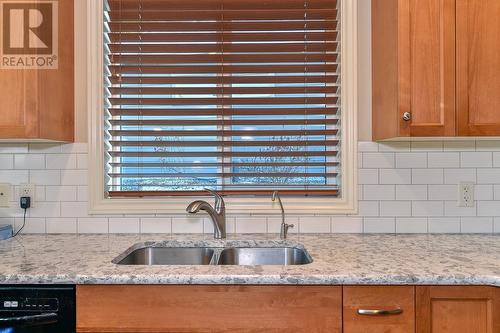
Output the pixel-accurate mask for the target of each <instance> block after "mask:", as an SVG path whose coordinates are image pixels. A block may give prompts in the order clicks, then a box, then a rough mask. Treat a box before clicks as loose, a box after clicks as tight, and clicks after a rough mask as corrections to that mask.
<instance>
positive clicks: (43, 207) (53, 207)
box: [28, 202, 61, 217]
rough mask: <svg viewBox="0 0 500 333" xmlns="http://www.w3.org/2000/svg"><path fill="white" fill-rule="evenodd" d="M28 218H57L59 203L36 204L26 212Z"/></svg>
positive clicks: (59, 210) (59, 209)
mask: <svg viewBox="0 0 500 333" xmlns="http://www.w3.org/2000/svg"><path fill="white" fill-rule="evenodd" d="M28 214H29V216H30V217H59V216H61V203H60V202H36V203H35V206H34V207H31V208H30V209H29V211H28Z"/></svg>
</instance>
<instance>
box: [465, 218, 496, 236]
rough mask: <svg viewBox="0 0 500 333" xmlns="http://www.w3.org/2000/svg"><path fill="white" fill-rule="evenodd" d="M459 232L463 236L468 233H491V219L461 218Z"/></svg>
mask: <svg viewBox="0 0 500 333" xmlns="http://www.w3.org/2000/svg"><path fill="white" fill-rule="evenodd" d="M460 231H461V232H462V233H463V234H469V233H483V234H484V233H492V232H493V218H492V217H462V219H461V221H460Z"/></svg>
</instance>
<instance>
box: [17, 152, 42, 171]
mask: <svg viewBox="0 0 500 333" xmlns="http://www.w3.org/2000/svg"><path fill="white" fill-rule="evenodd" d="M14 168H15V169H31V170H34V169H45V155H43V154H16V155H14Z"/></svg>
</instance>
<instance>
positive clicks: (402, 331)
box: [343, 286, 415, 333]
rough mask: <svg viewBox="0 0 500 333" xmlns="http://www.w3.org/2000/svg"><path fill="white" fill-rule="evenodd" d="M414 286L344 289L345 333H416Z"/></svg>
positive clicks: (352, 287) (354, 287)
mask: <svg viewBox="0 0 500 333" xmlns="http://www.w3.org/2000/svg"><path fill="white" fill-rule="evenodd" d="M414 293H415V288H414V287H413V286H349V287H344V288H343V322H344V333H412V332H415V295H414Z"/></svg>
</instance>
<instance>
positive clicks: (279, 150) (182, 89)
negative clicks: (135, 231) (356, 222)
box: [89, 0, 356, 212]
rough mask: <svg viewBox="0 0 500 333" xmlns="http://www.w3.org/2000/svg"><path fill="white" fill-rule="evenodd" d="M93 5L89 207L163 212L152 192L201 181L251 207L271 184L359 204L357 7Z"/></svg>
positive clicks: (170, 199) (165, 196) (219, 0)
mask: <svg viewBox="0 0 500 333" xmlns="http://www.w3.org/2000/svg"><path fill="white" fill-rule="evenodd" d="M97 10H100V13H101V17H100V18H99V19H97V18H92V17H91V18H90V22H94V23H95V21H96V20H97V21H98V22H97V23H98V24H97V25H95V24H94V25H91V24H89V33H90V36H89V43H90V41H91V40H92V37H99V38H100V39H99V40H100V41H101V43H100V45H99V47H97V48H96V47H95V45H94V46H92V45H90V47H89V52H90V53H91V54H90V56H89V60H90V61H89V73H91V78H90V81H91V82H96V83H97V84H96V85H93V84H89V90H90V92H89V101H90V102H91V105H95V106H96V107H97V110H96V111H97V112H93V113H92V116H91V120H90V125H91V140H95V144H93V143H91V154H92V155H94V156H95V157H96V158H95V160H96V161H98V162H96V164H93V166H91V168H90V169H91V170H90V172H91V177H90V178H91V179H92V180H95V182H94V183H95V184H94V185H95V186H93V185H91V186H93V190H92V189H91V192H93V193H94V194H95V195H94V196H93V197H92V198H93V199H95V200H92V198H91V209H92V208H94V209H93V210H95V211H99V210H100V209H99V208H96V207H98V206H100V207H104V206H103V204H104V203H105V202H108V203H112V206H113V207H121V206H120V205H122V207H125V209H126V205H125V206H123V203H126V204H129V205H131V206H133V207H136V209H137V210H139V211H141V207H142V209H153V210H154V211H168V208H161V206H160V202H162V203H163V204H164V205H165V206H164V207H167V206H172V205H175V203H181V202H182V203H185V202H187V201H189V200H193V196H202V195H204V189H205V188H209V189H213V190H217V191H221V192H222V193H224V194H227V195H228V196H229V197H230V198H231V199H230V200H233V201H234V204H235V206H237V207H238V210H250V211H252V212H255V209H256V208H257V207H263V206H266V207H267V204H264V202H266V200H267V201H269V195H270V194H271V193H272V191H274V190H279V191H280V192H282V193H283V194H286V195H288V196H289V197H290V198H289V200H290V202H294V201H295V202H297V204H298V206H297V208H298V209H302V208H304V209H306V208H310V207H317V208H319V209H320V210H321V209H325V211H326V210H335V209H336V208H338V209H340V210H342V209H343V210H344V211H347V210H349V209H350V210H352V209H354V208H355V203H354V197H355V176H354V174H355V170H354V166H355V160H356V158H355V157H356V156H355V150H356V147H355V145H356V133H355V132H356V129H355V126H354V122H355V118H356V117H355V110H356V109H355V105H356V103H355V89H353V87H355V86H354V84H353V83H355V82H356V80H355V77H354V76H355V74H356V71H355V67H354V66H355V42H356V40H355V38H352V36H353V31H350V30H355V25H354V23H355V19H354V23H353V22H351V21H349V20H348V19H347V17H344V16H348V17H349V18H354V17H355V16H354V12H355V4H352V3H351V1H342V0H93V1H90V2H89V11H90V13H92V12H96V11H97ZM90 16H91V15H90ZM348 32H349V33H348ZM346 38H347V39H346ZM101 65H102V67H101ZM99 67H100V68H101V70H100V72H99V70H96V68H99ZM102 69H103V70H102ZM99 74H100V77H99ZM94 80H95V81H94ZM98 89H101V90H100V91H98ZM96 123H97V124H96ZM96 125H97V126H96ZM97 163H99V164H97ZM96 175H97V177H95V176H96ZM91 194H92V193H91ZM242 197H243V199H242ZM228 203H229V202H228ZM304 204H305V205H304ZM228 206H229V205H228ZM107 207H110V206H109V205H107ZM146 207H148V208H146ZM172 207H173V206H172ZM129 208H130V207H129ZM267 208H268V207H267ZM102 211H109V210H106V209H103V210H102Z"/></svg>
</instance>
